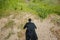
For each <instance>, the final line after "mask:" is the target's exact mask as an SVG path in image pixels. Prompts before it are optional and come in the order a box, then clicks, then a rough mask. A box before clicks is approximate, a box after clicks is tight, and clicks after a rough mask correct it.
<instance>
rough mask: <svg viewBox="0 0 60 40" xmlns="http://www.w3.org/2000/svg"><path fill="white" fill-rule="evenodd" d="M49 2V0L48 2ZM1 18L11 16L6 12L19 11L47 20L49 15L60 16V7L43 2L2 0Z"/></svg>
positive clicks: (0, 5)
mask: <svg viewBox="0 0 60 40" xmlns="http://www.w3.org/2000/svg"><path fill="white" fill-rule="evenodd" d="M46 1H47V0H46ZM0 2H1V3H0V10H1V11H2V13H1V12H0V18H1V17H2V16H4V15H5V16H7V15H9V13H8V14H6V13H5V12H4V10H19V11H22V12H24V11H26V12H32V13H35V14H37V15H38V16H39V17H40V18H43V19H44V18H46V17H47V16H48V15H49V14H52V13H54V14H58V15H60V5H55V4H52V3H51V2H49V3H47V2H45V3H44V2H42V1H41V0H40V1H39V0H28V2H26V0H1V1H0Z"/></svg>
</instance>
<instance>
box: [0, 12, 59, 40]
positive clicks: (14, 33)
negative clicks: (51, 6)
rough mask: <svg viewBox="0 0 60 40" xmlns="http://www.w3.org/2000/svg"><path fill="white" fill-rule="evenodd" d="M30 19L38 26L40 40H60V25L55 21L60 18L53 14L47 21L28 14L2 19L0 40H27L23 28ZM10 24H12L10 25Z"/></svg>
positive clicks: (22, 13) (13, 15) (12, 15)
mask: <svg viewBox="0 0 60 40" xmlns="http://www.w3.org/2000/svg"><path fill="white" fill-rule="evenodd" d="M28 18H31V19H32V22H34V23H35V25H36V26H37V29H36V33H37V36H38V40H60V25H58V24H57V23H56V21H55V20H56V18H57V19H60V16H58V15H54V14H53V15H49V16H48V17H47V18H45V19H41V18H39V17H38V16H37V15H34V14H30V13H26V12H21V13H20V14H11V15H10V16H8V17H5V18H1V19H0V40H25V30H24V29H23V26H24V25H25V23H26V22H27V19H28ZM10 21H12V22H10ZM8 22H10V25H9V24H8ZM59 22H60V20H59ZM54 23H55V24H54ZM6 24H7V25H6ZM59 24H60V23H59Z"/></svg>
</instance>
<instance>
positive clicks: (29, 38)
mask: <svg viewBox="0 0 60 40" xmlns="http://www.w3.org/2000/svg"><path fill="white" fill-rule="evenodd" d="M24 29H26V33H25V35H26V40H38V37H37V34H36V32H35V29H37V27H36V26H35V24H34V23H32V22H31V19H30V18H29V19H28V22H27V23H26V24H25V26H24Z"/></svg>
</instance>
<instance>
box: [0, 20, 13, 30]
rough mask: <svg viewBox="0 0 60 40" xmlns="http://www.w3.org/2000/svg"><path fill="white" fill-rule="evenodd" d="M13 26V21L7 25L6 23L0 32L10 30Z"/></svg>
mask: <svg viewBox="0 0 60 40" xmlns="http://www.w3.org/2000/svg"><path fill="white" fill-rule="evenodd" d="M13 25H14V21H12V20H11V21H9V22H8V23H6V24H5V26H4V27H2V28H1V30H4V29H8V28H12V27H13Z"/></svg>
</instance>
